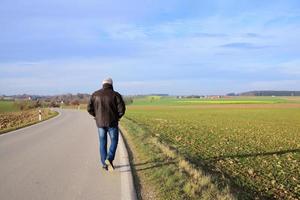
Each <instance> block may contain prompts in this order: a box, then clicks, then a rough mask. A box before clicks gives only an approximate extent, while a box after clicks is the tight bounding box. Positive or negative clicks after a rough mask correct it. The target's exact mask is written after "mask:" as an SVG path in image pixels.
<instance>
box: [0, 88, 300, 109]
mask: <svg viewBox="0 0 300 200" xmlns="http://www.w3.org/2000/svg"><path fill="white" fill-rule="evenodd" d="M145 96H161V97H175V98H178V99H183V98H200V99H220V98H230V97H233V96H273V97H275V96H300V91H271V90H268V91H249V92H243V93H228V94H226V95H177V96H170V95H168V94H149V95H130V96H124V99H125V100H126V101H129V102H131V101H132V99H133V98H139V97H145ZM89 98H90V94H86V93H78V94H62V95H46V96H42V95H28V94H22V95H0V100H6V101H22V100H27V101H42V102H46V103H49V104H52V106H55V105H60V104H61V103H64V104H66V105H68V104H72V105H79V104H86V103H87V102H88V100H89Z"/></svg>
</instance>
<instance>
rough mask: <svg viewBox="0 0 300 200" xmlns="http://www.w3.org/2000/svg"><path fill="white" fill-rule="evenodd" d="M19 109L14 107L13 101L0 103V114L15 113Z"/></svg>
mask: <svg viewBox="0 0 300 200" xmlns="http://www.w3.org/2000/svg"><path fill="white" fill-rule="evenodd" d="M19 110H20V109H19V108H18V107H17V106H16V105H15V103H14V101H0V113H3V112H15V111H19Z"/></svg>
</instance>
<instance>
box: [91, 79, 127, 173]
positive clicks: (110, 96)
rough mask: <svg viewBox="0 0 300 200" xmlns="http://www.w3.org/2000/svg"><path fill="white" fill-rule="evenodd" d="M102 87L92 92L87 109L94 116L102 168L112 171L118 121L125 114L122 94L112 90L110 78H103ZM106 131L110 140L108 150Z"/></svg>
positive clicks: (117, 137)
mask: <svg viewBox="0 0 300 200" xmlns="http://www.w3.org/2000/svg"><path fill="white" fill-rule="evenodd" d="M102 87H103V88H102V89H100V90H97V91H95V92H94V93H93V94H92V96H91V98H90V101H89V103H88V107H87V111H88V112H89V113H90V114H91V115H92V116H94V117H95V120H96V124H97V127H98V133H99V142H100V159H101V163H102V168H103V169H105V170H109V171H113V170H114V165H113V160H114V158H115V153H116V149H117V145H118V139H119V128H118V122H119V120H120V118H121V117H122V116H123V115H124V114H125V109H126V108H125V103H124V101H123V99H122V96H121V95H120V94H119V93H118V92H116V91H114V90H113V81H112V79H111V78H107V79H104V80H103V82H102ZM107 133H108V134H109V137H110V140H111V144H110V147H109V150H108V152H107Z"/></svg>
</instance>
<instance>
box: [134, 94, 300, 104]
mask: <svg viewBox="0 0 300 200" xmlns="http://www.w3.org/2000/svg"><path fill="white" fill-rule="evenodd" d="M299 100H300V99H299ZM287 102H291V103H293V102H295V101H291V100H289V99H286V98H282V97H281V98H280V97H229V98H228V97H225V98H224V97H223V98H216V99H211V98H182V99H179V98H175V97H159V96H147V97H142V98H136V99H134V101H133V105H164V106H176V105H179V106H180V105H201V104H274V103H287Z"/></svg>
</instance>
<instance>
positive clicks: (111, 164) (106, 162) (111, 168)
mask: <svg viewBox="0 0 300 200" xmlns="http://www.w3.org/2000/svg"><path fill="white" fill-rule="evenodd" d="M105 164H106V165H107V168H108V171H110V172H112V171H114V169H115V167H114V165H113V162H112V161H110V160H108V159H106V160H105Z"/></svg>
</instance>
